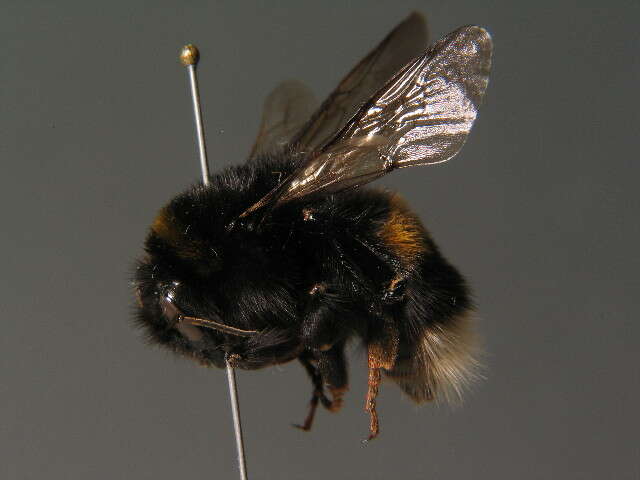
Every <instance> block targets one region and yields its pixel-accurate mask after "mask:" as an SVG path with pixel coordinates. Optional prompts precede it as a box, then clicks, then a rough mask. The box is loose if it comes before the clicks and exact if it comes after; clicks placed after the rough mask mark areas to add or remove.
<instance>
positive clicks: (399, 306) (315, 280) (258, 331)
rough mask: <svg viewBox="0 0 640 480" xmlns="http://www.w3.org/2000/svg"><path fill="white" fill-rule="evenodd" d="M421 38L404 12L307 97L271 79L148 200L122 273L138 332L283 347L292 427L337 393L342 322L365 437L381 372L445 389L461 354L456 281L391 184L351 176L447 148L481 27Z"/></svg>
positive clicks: (419, 393)
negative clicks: (229, 133)
mask: <svg viewBox="0 0 640 480" xmlns="http://www.w3.org/2000/svg"><path fill="white" fill-rule="evenodd" d="M425 45H427V29H426V26H425V22H424V20H423V18H422V17H421V16H420V15H418V14H412V15H410V16H409V17H408V18H407V19H406V20H405V21H404V22H402V23H401V24H400V25H399V26H398V27H396V28H395V29H394V30H393V31H392V32H391V33H390V34H389V35H388V36H387V37H386V38H385V39H384V40H383V41H382V43H380V45H378V46H377V47H376V48H375V49H374V50H373V51H372V52H371V53H369V55H367V56H366V57H365V58H364V59H363V60H362V61H361V62H360V63H359V64H358V65H357V66H356V67H355V68H354V69H353V70H352V71H351V72H350V73H349V74H348V75H347V76H346V77H345V78H344V79H343V80H342V81H341V82H340V84H339V85H338V87H337V88H336V90H335V91H334V92H333V93H332V94H331V95H330V96H329V98H328V99H327V100H326V101H325V102H324V103H322V105H321V106H320V107H319V108H317V109H314V104H315V102H314V100H313V95H312V94H311V93H310V92H309V90H308V89H307V88H306V87H304V86H303V85H302V84H300V83H297V82H285V83H283V84H282V85H280V86H279V87H277V88H276V89H275V90H274V91H273V92H272V93H271V94H270V95H269V97H268V98H267V100H266V102H265V109H264V114H263V118H262V123H261V126H260V130H259V134H258V137H257V140H256V142H255V144H254V146H253V148H252V150H251V153H250V155H249V159H248V160H247V161H246V162H245V163H244V164H241V165H237V166H232V167H229V168H226V169H224V170H222V171H220V172H219V173H217V174H215V175H212V176H211V177H210V182H209V183H210V184H209V185H208V186H203V185H201V184H197V185H194V186H192V187H191V188H189V189H188V190H187V191H186V192H184V193H182V194H180V195H178V196H177V197H176V198H174V199H173V200H171V201H170V202H169V203H168V204H167V205H166V206H165V207H163V208H162V209H161V210H160V212H159V213H158V215H157V217H156V218H155V220H154V221H153V223H152V225H151V229H150V231H149V233H148V236H147V238H146V241H145V245H144V249H145V252H146V255H145V256H144V257H143V258H142V259H141V260H140V261H139V262H138V263H137V265H136V270H135V276H134V279H133V285H134V289H135V292H136V296H137V299H138V307H137V308H136V319H137V323H138V325H139V326H140V327H142V328H143V329H144V331H145V332H146V334H147V335H148V338H149V339H150V341H151V342H153V343H157V344H160V345H162V346H164V347H167V348H169V349H171V350H172V351H174V352H176V353H179V354H182V355H185V356H187V357H190V358H192V359H194V360H196V361H197V362H199V363H200V364H203V365H205V366H214V367H220V368H222V367H224V366H225V362H226V361H229V362H230V363H231V364H232V365H233V366H234V367H237V368H243V369H258V368H263V367H267V366H269V365H275V364H281V363H285V362H289V361H291V360H294V359H297V360H298V361H299V362H300V363H301V364H302V365H303V367H304V368H305V370H306V371H307V372H308V374H309V377H310V378H311V381H312V384H313V392H312V396H311V400H310V406H309V412H308V415H307V417H306V419H305V420H304V422H303V423H302V424H301V425H300V428H302V429H303V430H309V429H310V428H311V425H312V422H313V418H314V414H315V411H316V408H317V406H318V405H319V404H322V405H323V406H324V407H325V408H327V409H328V410H330V411H333V412H335V411H337V410H339V409H340V407H341V405H342V402H343V396H344V394H345V392H346V390H347V387H348V375H347V365H346V359H345V353H344V351H345V345H346V344H347V343H348V342H349V341H350V340H352V339H357V340H360V341H361V342H362V343H363V344H364V345H365V347H366V351H367V358H368V369H369V376H368V392H367V397H366V402H365V409H366V411H367V412H368V413H369V416H370V428H369V430H370V433H369V438H374V437H375V436H376V435H377V434H378V432H379V425H378V416H377V414H376V396H377V394H378V389H379V385H380V383H381V379H382V374H384V375H386V376H387V377H389V378H390V379H391V380H393V381H394V382H395V383H396V384H397V385H398V386H399V387H400V388H401V389H402V390H403V391H404V393H406V394H407V395H408V396H409V397H410V398H411V399H412V400H414V401H415V402H418V403H422V402H427V401H431V400H433V399H436V398H451V397H455V396H458V395H459V394H460V392H461V390H462V389H463V387H464V385H465V383H466V382H468V380H469V379H470V378H471V377H472V376H473V369H474V365H475V360H474V350H475V342H474V338H473V335H472V322H471V316H470V312H471V311H472V302H471V300H470V294H469V288H468V286H467V284H466V282H465V280H464V278H463V277H462V276H461V275H460V273H459V272H458V271H457V270H456V269H455V268H454V267H453V266H452V265H451V264H450V263H449V262H448V261H447V260H446V259H445V258H444V257H443V256H442V255H441V253H440V251H439V249H438V247H437V246H436V244H435V243H434V241H433V240H432V238H431V236H430V235H429V233H428V232H427V230H426V229H425V228H424V226H423V225H422V223H421V221H420V219H419V218H418V217H417V215H416V214H415V213H413V212H412V211H411V209H410V208H409V207H408V206H407V204H406V203H405V202H404V201H403V200H402V198H401V197H400V196H399V195H398V194H396V193H390V192H387V191H382V190H376V189H370V188H367V187H364V185H365V184H367V183H369V182H371V181H373V180H375V179H377V178H378V177H381V176H383V175H386V174H387V173H389V172H391V171H393V170H395V169H398V168H405V167H412V166H418V165H431V164H435V163H441V162H445V161H447V160H449V159H450V158H452V157H453V156H454V155H456V154H457V153H458V151H459V150H460V149H461V147H462V145H463V144H464V142H465V140H466V138H467V136H468V134H469V132H470V130H471V127H472V124H473V122H474V120H475V118H476V114H477V109H478V106H479V104H480V102H481V100H482V97H483V95H484V93H485V90H486V87H487V83H488V76H489V69H490V62H491V50H492V43H491V38H490V36H489V34H488V33H487V31H486V30H484V29H483V28H480V27H477V26H465V27H462V28H459V29H457V30H455V31H454V32H452V33H450V34H449V35H447V36H446V37H444V38H443V39H441V40H440V41H438V42H436V43H435V44H433V45H432V46H431V47H430V48H428V49H427V50H426V51H423V49H424V46H425Z"/></svg>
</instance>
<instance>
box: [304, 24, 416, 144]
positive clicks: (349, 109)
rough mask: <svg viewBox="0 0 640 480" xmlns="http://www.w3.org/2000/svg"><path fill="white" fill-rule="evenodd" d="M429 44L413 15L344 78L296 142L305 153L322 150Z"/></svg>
mask: <svg viewBox="0 0 640 480" xmlns="http://www.w3.org/2000/svg"><path fill="white" fill-rule="evenodd" d="M427 45H428V33H427V26H426V22H425V20H424V17H423V16H422V15H420V14H419V13H415V12H414V13H412V14H411V15H409V16H408V17H407V18H406V19H405V20H404V21H403V22H402V23H400V24H399V25H398V26H397V27H396V28H395V29H394V30H393V31H392V32H391V33H389V35H387V37H386V38H385V39H384V40H383V41H382V42H381V43H380V44H379V45H378V46H377V47H376V48H374V49H373V50H372V51H371V52H370V53H369V54H368V55H367V56H366V57H365V58H363V59H362V60H361V61H360V63H358V65H356V66H355V67H354V68H353V70H351V72H349V74H348V75H347V76H346V77H344V79H343V80H342V81H341V82H340V84H339V85H338V86H337V88H336V89H335V90H334V91H333V92H332V93H331V95H329V97H328V98H327V99H326V100H325V101H324V103H323V104H322V105H321V106H320V108H319V109H318V110H317V111H316V112H315V113H314V114H313V116H312V117H311V119H310V120H309V122H308V123H307V124H306V125H305V126H304V128H302V130H301V131H300V132H298V134H297V135H296V137H295V138H294V141H295V143H297V144H298V146H299V148H301V149H302V150H305V151H314V150H318V149H320V148H321V147H323V146H324V145H325V144H326V143H327V142H328V141H329V140H331V138H333V136H334V135H335V133H336V132H338V131H339V130H340V129H342V128H343V127H344V126H345V125H346V123H347V121H348V120H349V119H350V118H351V117H352V116H353V115H354V114H355V113H356V112H357V110H358V108H360V106H361V105H362V104H363V103H364V102H366V101H368V100H369V99H370V98H371V97H372V96H373V95H374V94H375V93H376V92H377V91H378V90H379V89H380V88H381V87H382V86H383V85H384V84H385V83H386V82H387V81H388V80H389V79H390V78H391V77H392V76H393V75H394V74H395V73H396V72H398V70H400V69H401V68H402V67H403V66H404V65H406V64H407V62H409V61H410V60H411V59H413V58H415V57H416V56H418V55H420V53H422V52H423V51H424V50H425V49H426V48H427Z"/></svg>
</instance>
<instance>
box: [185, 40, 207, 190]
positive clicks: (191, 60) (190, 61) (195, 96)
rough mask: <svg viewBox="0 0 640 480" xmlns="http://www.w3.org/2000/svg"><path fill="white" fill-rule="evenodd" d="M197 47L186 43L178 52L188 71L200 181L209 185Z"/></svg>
mask: <svg viewBox="0 0 640 480" xmlns="http://www.w3.org/2000/svg"><path fill="white" fill-rule="evenodd" d="M198 57H199V54H198V49H197V48H196V47H195V46H193V45H186V46H185V47H183V49H182V52H181V53H180V60H181V61H182V63H183V65H185V66H186V67H187V70H188V72H189V83H190V86H191V99H192V101H193V116H194V118H195V123H196V135H197V137H198V152H199V154H200V169H201V170H202V183H204V185H205V187H206V186H208V185H209V163H208V161H207V146H206V144H205V141H204V127H203V126H202V110H201V109H200V92H199V90H198V77H197V75H196V65H197V64H198Z"/></svg>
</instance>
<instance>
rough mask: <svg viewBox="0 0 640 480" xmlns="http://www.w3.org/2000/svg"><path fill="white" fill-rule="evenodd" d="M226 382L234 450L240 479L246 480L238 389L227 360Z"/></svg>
mask: <svg viewBox="0 0 640 480" xmlns="http://www.w3.org/2000/svg"><path fill="white" fill-rule="evenodd" d="M227 381H228V383H229V398H230V399H231V410H232V411H233V425H234V427H235V431H236V449H237V451H238V468H239V469H240V479H241V480H247V465H246V460H245V456H244V441H243V439H242V423H241V422H240V410H239V404H238V388H237V386H236V372H235V370H234V369H233V367H232V366H231V364H230V363H229V361H228V360H227Z"/></svg>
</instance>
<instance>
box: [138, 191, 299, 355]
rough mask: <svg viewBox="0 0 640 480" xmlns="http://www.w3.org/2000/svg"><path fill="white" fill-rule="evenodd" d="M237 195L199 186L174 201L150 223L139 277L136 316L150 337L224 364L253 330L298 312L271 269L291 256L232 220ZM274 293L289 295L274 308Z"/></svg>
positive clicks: (238, 205)
mask: <svg viewBox="0 0 640 480" xmlns="http://www.w3.org/2000/svg"><path fill="white" fill-rule="evenodd" d="M229 190H230V189H229ZM233 195H235V192H233V193H227V192H226V189H220V188H218V189H216V188H211V187H209V188H208V189H205V188H202V187H198V186H196V187H194V188H192V189H190V190H188V191H187V192H185V193H183V194H182V195H180V196H178V197H176V198H175V199H173V200H172V201H171V202H169V204H167V205H166V206H165V207H163V208H162V209H161V210H160V211H159V212H158V214H157V216H156V218H155V219H154V220H153V222H152V224H151V228H150V230H149V233H148V235H147V238H146V241H145V245H144V247H145V252H146V255H145V257H144V258H143V259H142V260H140V261H139V262H138V263H137V264H136V269H135V274H134V278H133V287H134V290H135V295H136V298H137V307H136V321H137V324H138V325H139V326H140V327H141V328H142V329H143V330H144V331H145V333H146V334H147V337H148V339H149V341H150V342H151V343H157V344H160V345H163V346H165V347H169V348H170V349H171V350H173V351H175V352H177V353H182V354H187V355H188V356H191V357H195V358H196V359H197V360H200V361H201V362H202V363H205V364H214V365H215V366H218V367H222V366H224V356H225V354H227V353H229V352H233V351H234V350H235V349H237V348H241V347H242V345H243V344H245V343H246V342H247V337H249V335H248V334H247V332H248V331H257V330H261V329H263V328H264V327H265V326H266V325H270V326H273V325H274V324H278V322H282V321H283V319H284V320H285V321H289V322H290V321H291V318H292V316H293V313H292V312H293V309H292V308H291V307H289V305H291V302H292V300H291V294H290V293H289V290H290V289H289V287H288V286H287V285H283V284H282V281H281V280H279V278H280V277H281V276H282V275H281V273H279V272H277V271H274V268H273V267H272V265H273V264H274V262H275V264H277V265H281V266H282V267H281V268H286V265H285V262H284V261H283V260H282V259H281V258H278V256H277V255H276V254H274V252H273V251H271V249H272V248H273V245H274V242H273V241H266V242H265V238H264V235H263V234H262V233H259V232H257V231H255V229H252V228H249V227H248V226H247V225H245V223H243V222H238V223H236V224H234V223H233V221H234V220H235V219H237V218H238V215H239V214H240V213H241V212H242V211H243V209H244V208H246V203H247V201H245V199H243V198H241V197H237V198H236V197H234V196H233ZM272 275H273V276H272ZM270 298H278V299H283V300H282V301H281V302H279V303H277V304H276V305H275V306H273V305H270V304H269V302H268V301H266V300H268V299H270ZM282 305H286V307H283V306H282Z"/></svg>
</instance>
